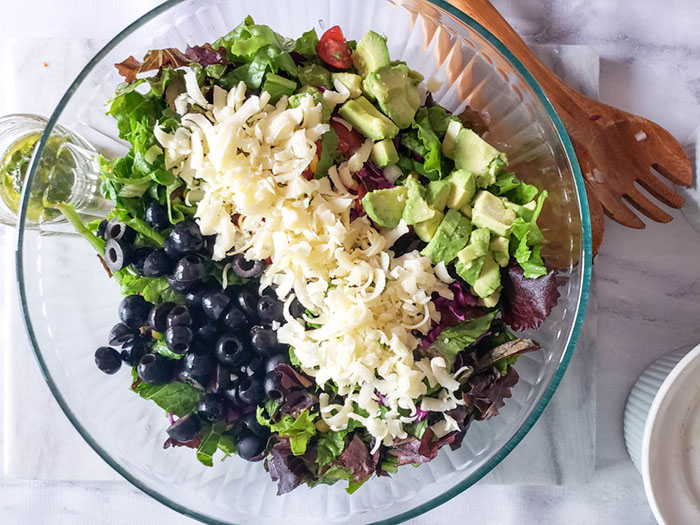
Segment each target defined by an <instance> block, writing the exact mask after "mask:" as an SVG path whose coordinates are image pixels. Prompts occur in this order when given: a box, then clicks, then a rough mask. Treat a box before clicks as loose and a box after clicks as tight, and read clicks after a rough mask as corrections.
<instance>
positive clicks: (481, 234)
mask: <svg viewBox="0 0 700 525" xmlns="http://www.w3.org/2000/svg"><path fill="white" fill-rule="evenodd" d="M490 240H491V232H490V231H489V230H488V229H487V228H478V229H476V230H473V231H472V234H471V235H470V237H469V244H467V246H466V248H464V249H463V250H462V251H460V252H459V253H458V254H457V259H459V261H460V262H461V263H464V264H466V265H469V264H470V263H471V262H472V261H475V260H476V259H478V258H479V257H483V256H484V255H486V254H487V253H488V251H489V241H490Z"/></svg>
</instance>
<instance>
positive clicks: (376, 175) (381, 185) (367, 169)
mask: <svg viewBox="0 0 700 525" xmlns="http://www.w3.org/2000/svg"><path fill="white" fill-rule="evenodd" d="M355 176H356V177H357V178H358V179H360V182H361V183H362V185H363V186H364V187H365V189H366V190H367V191H374V190H383V189H387V188H393V187H394V185H393V184H392V183H391V182H389V181H388V180H387V179H386V177H384V173H383V172H382V170H381V169H379V168H378V167H377V165H376V164H374V163H373V162H372V161H368V162H366V163H365V165H364V166H362V169H361V170H360V171H358V172H357V173H355Z"/></svg>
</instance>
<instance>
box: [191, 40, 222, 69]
mask: <svg viewBox="0 0 700 525" xmlns="http://www.w3.org/2000/svg"><path fill="white" fill-rule="evenodd" d="M185 56H186V57H187V58H189V59H190V62H197V63H198V64H200V65H201V66H203V67H206V66H213V65H214V64H228V62H229V61H228V57H227V56H226V49H225V48H223V47H221V48H219V50H216V49H214V47H213V46H212V45H211V44H204V45H202V46H187V49H186V50H185Z"/></svg>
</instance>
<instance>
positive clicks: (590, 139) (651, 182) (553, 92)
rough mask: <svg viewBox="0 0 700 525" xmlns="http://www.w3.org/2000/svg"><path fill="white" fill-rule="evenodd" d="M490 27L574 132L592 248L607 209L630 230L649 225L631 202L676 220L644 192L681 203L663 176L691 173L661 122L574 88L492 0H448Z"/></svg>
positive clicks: (686, 178) (653, 215)
mask: <svg viewBox="0 0 700 525" xmlns="http://www.w3.org/2000/svg"><path fill="white" fill-rule="evenodd" d="M448 1H449V2H450V3H451V4H452V5H453V6H455V7H456V8H458V9H460V10H461V11H463V12H464V13H466V14H468V15H469V16H471V17H472V18H473V19H474V20H476V21H477V22H479V23H480V24H481V25H483V26H484V27H485V28H486V29H488V30H489V31H491V33H493V35H494V36H495V37H496V38H498V39H499V40H500V41H501V42H502V43H503V44H504V45H505V46H506V47H507V48H508V49H509V50H510V51H511V52H512V53H513V54H514V55H515V56H516V57H517V58H518V59H519V60H520V61H521V62H522V63H523V64H524V65H525V67H526V68H527V69H528V71H529V72H530V73H531V74H532V76H533V77H534V78H535V80H536V81H537V82H538V83H539V85H540V86H541V87H542V89H543V90H544V92H545V94H546V95H547V98H549V100H550V102H551V103H552V105H553V106H554V109H555V110H556V111H557V114H558V115H559V117H560V118H561V120H562V122H563V123H564V126H565V127H566V130H567V131H568V133H569V137H570V138H571V142H572V143H573V146H574V149H575V150H576V156H577V157H578V161H579V164H580V166H581V172H582V173H583V176H584V182H585V184H586V190H587V191H586V194H587V195H588V200H589V206H590V210H591V223H592V227H593V253H594V254H595V253H596V252H597V251H598V248H599V247H600V243H601V242H602V239H603V227H604V226H603V213H605V214H606V215H608V216H609V217H610V218H611V219H613V220H614V221H616V222H618V223H620V224H622V225H624V226H628V227H630V228H644V227H645V224H644V222H642V220H641V219H640V218H639V216H638V215H637V214H636V213H635V212H633V211H632V209H630V207H629V206H628V204H629V205H631V206H633V207H634V208H636V209H637V210H638V211H639V212H641V213H642V214H643V215H645V216H647V217H648V218H650V219H652V220H654V221H656V222H669V221H670V220H671V219H672V218H673V217H672V216H671V215H669V214H668V213H667V212H665V211H664V210H663V209H661V208H660V207H659V206H657V205H656V204H655V203H654V202H652V200H651V199H649V198H648V197H647V196H646V195H644V193H642V192H641V191H640V188H643V189H644V190H646V192H648V194H649V195H651V196H652V197H653V198H654V199H656V200H658V201H660V202H662V203H663V204H665V205H667V206H670V207H671V208H677V209H678V208H681V207H682V206H683V204H684V199H683V197H682V196H681V195H680V194H679V193H677V192H676V191H675V190H674V189H673V187H671V186H669V185H668V184H666V183H665V182H663V181H662V180H661V177H664V178H665V179H667V180H668V181H670V182H672V183H674V184H678V185H681V186H690V184H691V182H692V176H693V171H692V167H691V164H690V160H689V159H688V156H687V155H686V153H685V151H684V150H683V147H682V146H681V145H680V144H679V143H678V141H677V140H676V139H675V138H674V137H673V136H672V135H671V134H670V133H669V132H668V131H666V130H665V129H663V128H662V127H661V126H659V125H658V124H656V123H654V122H652V121H650V120H647V119H645V118H643V117H640V116H638V115H633V114H631V113H627V112H626V111H622V110H620V109H617V108H614V107H611V106H608V105H607V104H602V103H600V102H598V101H596V100H592V99H590V98H588V97H585V96H584V95H582V94H580V93H578V92H577V91H574V90H573V89H571V88H570V87H569V86H567V85H566V84H564V82H563V81H562V80H561V79H560V78H559V77H557V76H556V75H555V74H554V73H553V72H552V71H551V70H549V69H548V68H547V66H545V65H544V64H543V63H542V61H540V59H539V58H537V56H536V55H535V54H534V53H533V52H532V50H531V49H530V48H529V47H528V46H527V44H526V43H525V42H524V41H523V40H522V38H520V36H518V34H517V33H516V32H515V30H514V29H513V28H512V27H511V26H510V24H508V22H507V21H506V20H505V19H504V18H503V17H502V16H501V14H500V13H499V12H498V11H497V10H496V8H494V7H493V5H492V4H491V2H490V1H489V0H448Z"/></svg>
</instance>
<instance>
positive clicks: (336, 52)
mask: <svg viewBox="0 0 700 525" xmlns="http://www.w3.org/2000/svg"><path fill="white" fill-rule="evenodd" d="M316 51H317V52H318V56H320V57H321V60H323V61H324V62H325V63H326V64H328V65H329V66H333V67H335V68H338V69H348V68H349V67H351V66H352V57H351V56H350V55H351V52H350V46H348V43H347V42H346V41H345V35H343V30H342V29H340V26H333V27H331V28H330V29H329V30H328V31H326V32H325V33H323V36H321V39H320V40H319V41H318V47H317V48H316Z"/></svg>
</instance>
